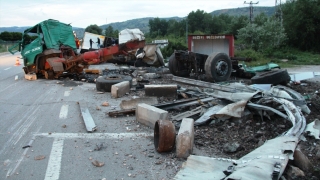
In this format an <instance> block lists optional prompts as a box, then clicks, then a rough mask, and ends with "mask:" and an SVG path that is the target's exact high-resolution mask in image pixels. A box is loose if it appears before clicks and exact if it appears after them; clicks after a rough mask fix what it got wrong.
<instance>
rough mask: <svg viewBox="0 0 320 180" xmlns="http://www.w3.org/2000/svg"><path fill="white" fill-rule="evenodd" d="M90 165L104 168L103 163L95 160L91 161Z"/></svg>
mask: <svg viewBox="0 0 320 180" xmlns="http://www.w3.org/2000/svg"><path fill="white" fill-rule="evenodd" d="M92 164H93V165H94V166H96V167H102V166H104V163H103V162H99V161H97V160H94V161H92Z"/></svg>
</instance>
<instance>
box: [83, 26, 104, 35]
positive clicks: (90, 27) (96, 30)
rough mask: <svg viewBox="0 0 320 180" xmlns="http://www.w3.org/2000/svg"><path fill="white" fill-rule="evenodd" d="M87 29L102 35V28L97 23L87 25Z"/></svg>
mask: <svg viewBox="0 0 320 180" xmlns="http://www.w3.org/2000/svg"><path fill="white" fill-rule="evenodd" d="M85 31H86V32H89V33H93V34H98V35H102V29H101V28H100V27H99V26H98V25H96V24H94V25H90V26H88V27H86V29H85Z"/></svg>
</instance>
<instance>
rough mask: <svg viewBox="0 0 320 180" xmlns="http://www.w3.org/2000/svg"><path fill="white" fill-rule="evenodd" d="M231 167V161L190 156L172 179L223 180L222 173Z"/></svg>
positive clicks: (223, 175)
mask: <svg viewBox="0 0 320 180" xmlns="http://www.w3.org/2000/svg"><path fill="white" fill-rule="evenodd" d="M230 165H232V161H231V160H227V159H224V160H222V158H219V159H217V158H210V157H204V156H194V155H190V156H189V157H188V159H187V161H186V162H184V163H183V165H182V169H181V170H180V171H179V172H178V173H177V174H176V176H175V177H174V178H173V179H175V180H194V179H197V180H202V179H203V180H208V179H217V180H218V179H219V180H220V179H223V178H224V177H225V174H224V173H223V171H224V170H225V169H226V167H228V166H230Z"/></svg>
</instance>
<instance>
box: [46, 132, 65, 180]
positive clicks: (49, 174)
mask: <svg viewBox="0 0 320 180" xmlns="http://www.w3.org/2000/svg"><path fill="white" fill-rule="evenodd" d="M63 141H64V140H63V139H58V138H54V140H53V144H52V149H51V153H50V158H49V162H48V166H47V171H46V176H45V178H44V180H58V179H59V176H60V171H61V159H62V150H63Z"/></svg>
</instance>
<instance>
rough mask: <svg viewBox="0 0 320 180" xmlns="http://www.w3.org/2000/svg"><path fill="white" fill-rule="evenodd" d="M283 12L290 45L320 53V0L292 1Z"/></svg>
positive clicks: (288, 2) (287, 3) (285, 5)
mask: <svg viewBox="0 0 320 180" xmlns="http://www.w3.org/2000/svg"><path fill="white" fill-rule="evenodd" d="M282 12H283V26H284V28H285V32H286V34H287V35H288V44H290V45H291V46H293V47H296V48H299V49H301V50H314V51H317V52H320V43H319V42H320V33H319V32H320V16H319V12H320V0H290V1H287V2H286V3H285V4H284V5H283V6H282Z"/></svg>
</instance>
